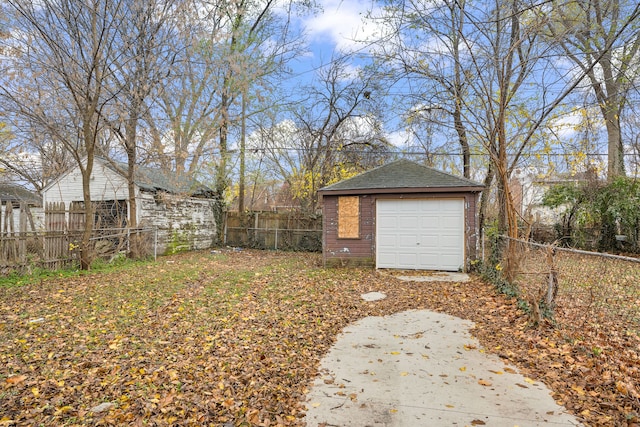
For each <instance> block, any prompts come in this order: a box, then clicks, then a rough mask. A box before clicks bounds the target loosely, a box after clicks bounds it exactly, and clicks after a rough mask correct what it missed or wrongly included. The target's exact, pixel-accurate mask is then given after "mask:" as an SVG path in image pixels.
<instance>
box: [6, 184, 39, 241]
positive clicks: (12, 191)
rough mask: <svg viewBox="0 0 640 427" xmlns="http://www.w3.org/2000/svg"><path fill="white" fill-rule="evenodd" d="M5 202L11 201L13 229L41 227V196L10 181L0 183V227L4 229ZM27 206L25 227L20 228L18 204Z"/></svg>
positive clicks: (35, 228)
mask: <svg viewBox="0 0 640 427" xmlns="http://www.w3.org/2000/svg"><path fill="white" fill-rule="evenodd" d="M7 203H11V207H12V208H13V210H14V212H13V213H12V216H13V231H16V232H17V231H34V230H37V229H39V228H41V227H42V224H43V221H44V210H43V209H42V197H40V196H38V195H37V194H36V193H35V192H33V191H30V190H27V189H26V188H24V187H22V186H20V185H17V184H10V183H0V205H1V206H0V207H1V209H0V229H2V230H4V231H6V227H7V224H6V222H5V215H6V213H7ZM21 205H23V206H25V205H26V207H27V210H26V211H25V212H26V214H27V221H26V229H25V230H21V229H20V228H21V227H20V211H19V209H20V206H21Z"/></svg>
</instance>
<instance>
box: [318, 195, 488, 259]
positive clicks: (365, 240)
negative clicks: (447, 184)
mask: <svg viewBox="0 0 640 427" xmlns="http://www.w3.org/2000/svg"><path fill="white" fill-rule="evenodd" d="M445 198H452V199H460V198H464V200H465V213H466V227H465V237H466V239H465V240H466V244H465V258H466V262H467V267H468V263H469V262H470V261H472V260H475V259H476V258H477V248H476V245H477V233H478V230H477V221H476V218H477V216H476V204H477V199H478V193H475V192H473V193H472V192H461V193H410V194H406V193H386V194H376V195H360V239H338V237H337V236H338V221H337V218H338V196H337V195H328V194H324V196H323V199H322V200H323V221H324V224H323V230H324V232H323V251H322V252H323V259H324V264H325V265H326V266H332V265H348V264H357V265H371V266H375V255H376V239H375V229H376V224H375V217H376V212H375V210H376V200H377V199H445Z"/></svg>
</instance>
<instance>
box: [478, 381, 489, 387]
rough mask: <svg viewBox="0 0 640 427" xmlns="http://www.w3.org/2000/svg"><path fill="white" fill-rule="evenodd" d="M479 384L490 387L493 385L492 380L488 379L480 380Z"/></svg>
mask: <svg viewBox="0 0 640 427" xmlns="http://www.w3.org/2000/svg"><path fill="white" fill-rule="evenodd" d="M478 384H480V385H483V386H485V387H489V386H491V385H492V382H491V381H488V380H478Z"/></svg>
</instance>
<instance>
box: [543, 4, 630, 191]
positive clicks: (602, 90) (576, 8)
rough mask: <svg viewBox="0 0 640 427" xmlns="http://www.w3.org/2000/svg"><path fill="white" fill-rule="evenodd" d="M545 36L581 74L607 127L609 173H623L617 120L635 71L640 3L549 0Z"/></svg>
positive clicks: (619, 127) (619, 128)
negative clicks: (584, 77) (550, 7)
mask: <svg viewBox="0 0 640 427" xmlns="http://www.w3.org/2000/svg"><path fill="white" fill-rule="evenodd" d="M551 6H552V10H548V11H547V12H546V16H547V17H548V25H547V30H548V31H547V36H548V39H549V42H550V43H551V44H553V45H555V46H557V47H558V48H559V49H560V50H561V51H562V52H563V54H564V55H566V57H567V58H569V59H570V60H571V61H572V62H573V63H574V64H575V66H576V67H578V72H576V73H575V75H576V76H586V77H587V79H588V82H589V86H590V89H591V91H592V93H593V96H594V97H595V100H596V104H597V105H598V107H599V109H600V113H601V115H602V118H603V119H604V123H605V126H606V129H607V147H608V167H607V172H608V174H607V175H608V178H609V179H613V178H615V177H616V176H619V175H624V174H625V166H624V151H625V150H624V143H623V140H622V132H621V125H620V120H621V117H622V115H623V114H622V112H623V109H624V108H625V105H626V104H627V96H628V93H629V90H630V89H631V88H632V87H633V85H634V83H635V82H637V80H638V77H639V74H640V71H639V70H640V32H638V23H640V5H638V4H637V3H635V2H626V1H620V0H586V1H569V2H567V1H553V2H552V3H551Z"/></svg>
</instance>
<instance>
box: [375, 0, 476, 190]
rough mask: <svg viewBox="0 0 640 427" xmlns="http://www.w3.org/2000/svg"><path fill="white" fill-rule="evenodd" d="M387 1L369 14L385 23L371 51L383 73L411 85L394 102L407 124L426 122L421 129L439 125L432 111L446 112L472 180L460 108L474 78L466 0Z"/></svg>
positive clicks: (469, 150) (463, 165)
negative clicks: (378, 11) (379, 12)
mask: <svg viewBox="0 0 640 427" xmlns="http://www.w3.org/2000/svg"><path fill="white" fill-rule="evenodd" d="M385 4H386V6H387V7H386V8H385V9H384V14H382V15H378V16H370V18H371V19H372V20H374V21H377V22H378V25H381V26H383V27H385V31H384V32H383V33H384V35H385V37H384V38H383V39H382V40H381V42H380V43H378V44H377V45H376V46H375V47H374V48H373V54H374V57H375V59H376V60H377V61H378V63H379V64H380V66H381V67H382V68H383V69H385V74H387V73H389V72H391V73H392V78H391V80H398V79H400V80H402V81H403V82H409V84H410V85H411V88H412V89H411V92H410V93H408V94H407V93H403V94H402V95H401V96H400V97H398V98H399V101H398V104H397V105H399V106H402V107H403V108H404V109H405V111H408V112H409V113H403V115H405V116H406V117H407V118H409V121H410V122H411V124H418V122H425V121H429V122H430V124H429V125H428V126H426V127H424V126H418V128H419V129H421V130H425V129H431V128H432V127H433V126H434V125H437V124H440V125H442V124H443V122H442V121H440V120H432V119H433V118H434V115H433V114H432V113H433V112H438V113H439V114H438V115H441V114H447V115H448V116H449V117H450V119H451V120H452V121H453V129H454V130H455V133H456V136H457V140H458V145H459V147H460V153H461V159H462V170H463V175H464V176H465V177H466V178H470V176H471V171H470V165H471V147H470V142H469V137H468V135H467V129H466V127H467V123H466V122H465V118H464V111H463V110H464V107H465V102H466V101H465V98H466V97H467V96H468V92H467V86H468V84H469V80H470V79H471V78H474V77H475V76H473V75H472V74H471V73H470V72H469V66H468V64H467V62H468V60H469V58H468V56H467V55H466V46H465V40H464V38H465V37H469V33H468V32H466V30H467V26H468V25H469V24H468V22H467V21H468V19H467V17H466V13H467V1H465V0H462V1H442V2H438V1H425V0H409V1H395V0H388V1H386V2H385ZM407 103H410V105H407ZM411 128H412V129H416V127H415V126H411ZM416 137H417V138H421V137H422V135H420V134H416ZM428 154H429V153H427V155H428Z"/></svg>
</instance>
